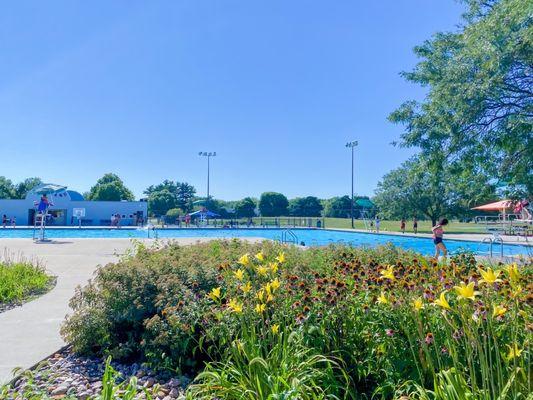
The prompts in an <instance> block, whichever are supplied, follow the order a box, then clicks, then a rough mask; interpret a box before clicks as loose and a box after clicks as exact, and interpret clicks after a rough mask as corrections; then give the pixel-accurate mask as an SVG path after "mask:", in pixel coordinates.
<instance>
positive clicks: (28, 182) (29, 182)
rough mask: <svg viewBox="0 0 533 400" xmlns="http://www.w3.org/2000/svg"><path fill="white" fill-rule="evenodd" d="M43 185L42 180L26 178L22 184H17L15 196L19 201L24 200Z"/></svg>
mask: <svg viewBox="0 0 533 400" xmlns="http://www.w3.org/2000/svg"><path fill="white" fill-rule="evenodd" d="M42 183H43V181H42V180H41V178H37V177H35V178H26V179H24V180H23V181H22V182H19V183H17V185H16V186H15V196H16V198H17V199H24V198H25V197H26V194H28V192H29V191H30V190H31V189H33V188H34V187H36V186H39V185H41V184H42Z"/></svg>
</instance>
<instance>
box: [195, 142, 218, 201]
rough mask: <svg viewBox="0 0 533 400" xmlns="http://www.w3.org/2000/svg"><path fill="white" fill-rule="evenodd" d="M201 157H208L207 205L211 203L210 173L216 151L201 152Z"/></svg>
mask: <svg viewBox="0 0 533 400" xmlns="http://www.w3.org/2000/svg"><path fill="white" fill-rule="evenodd" d="M198 155H199V156H201V157H207V202H206V203H209V172H210V160H211V157H215V156H216V155H217V153H216V151H213V152H206V151H201V152H199V153H198ZM206 207H207V204H206Z"/></svg>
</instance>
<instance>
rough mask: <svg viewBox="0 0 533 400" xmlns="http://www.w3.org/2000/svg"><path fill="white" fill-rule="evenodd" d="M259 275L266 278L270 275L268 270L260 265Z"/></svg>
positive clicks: (258, 268)
mask: <svg viewBox="0 0 533 400" xmlns="http://www.w3.org/2000/svg"><path fill="white" fill-rule="evenodd" d="M257 273H258V274H259V275H262V276H265V275H266V274H267V273H268V268H267V267H265V266H264V265H260V266H259V267H257Z"/></svg>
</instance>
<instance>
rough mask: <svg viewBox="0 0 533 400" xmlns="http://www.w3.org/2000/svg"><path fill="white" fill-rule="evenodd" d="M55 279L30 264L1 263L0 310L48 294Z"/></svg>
mask: <svg viewBox="0 0 533 400" xmlns="http://www.w3.org/2000/svg"><path fill="white" fill-rule="evenodd" d="M52 282H53V277H51V276H49V275H47V274H46V273H45V271H44V269H43V268H41V267H39V266H37V265H33V264H31V263H29V262H0V309H1V308H2V306H5V305H7V304H11V303H19V302H22V301H24V300H27V299H28V298H30V297H32V296H34V295H37V294H42V293H45V292H47V291H48V290H49V289H50V288H51V286H52Z"/></svg>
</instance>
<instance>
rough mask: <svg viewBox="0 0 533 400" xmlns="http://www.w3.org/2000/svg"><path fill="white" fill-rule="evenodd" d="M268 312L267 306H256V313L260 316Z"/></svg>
mask: <svg viewBox="0 0 533 400" xmlns="http://www.w3.org/2000/svg"><path fill="white" fill-rule="evenodd" d="M265 310H266V304H257V305H256V306H255V312H256V313H258V314H261V313H263V312H264V311H265Z"/></svg>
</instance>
